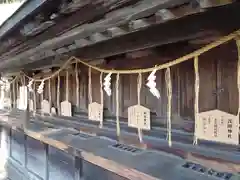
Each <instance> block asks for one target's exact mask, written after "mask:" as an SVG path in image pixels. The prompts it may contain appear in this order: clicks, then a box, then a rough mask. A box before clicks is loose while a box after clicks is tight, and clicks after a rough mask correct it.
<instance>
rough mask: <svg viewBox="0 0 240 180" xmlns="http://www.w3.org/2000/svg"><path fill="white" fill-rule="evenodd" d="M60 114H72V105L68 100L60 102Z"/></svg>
mask: <svg viewBox="0 0 240 180" xmlns="http://www.w3.org/2000/svg"><path fill="white" fill-rule="evenodd" d="M61 115H62V116H72V105H71V103H70V102H69V101H63V102H61Z"/></svg>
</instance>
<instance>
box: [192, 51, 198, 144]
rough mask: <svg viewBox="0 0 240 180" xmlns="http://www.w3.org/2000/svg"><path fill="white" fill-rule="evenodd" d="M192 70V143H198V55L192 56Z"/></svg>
mask: <svg viewBox="0 0 240 180" xmlns="http://www.w3.org/2000/svg"><path fill="white" fill-rule="evenodd" d="M194 71H195V104H194V116H195V130H194V131H195V133H194V142H193V144H195V145H197V144H198V137H197V133H198V124H199V123H198V121H199V118H198V114H199V107H198V106H199V68H198V56H196V57H195V58H194Z"/></svg>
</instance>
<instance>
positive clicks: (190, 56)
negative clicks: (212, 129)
mask: <svg viewBox="0 0 240 180" xmlns="http://www.w3.org/2000/svg"><path fill="white" fill-rule="evenodd" d="M239 34H240V30H238V31H235V32H233V33H232V34H230V35H228V36H225V37H223V38H221V39H219V40H217V41H215V42H213V43H210V44H209V45H207V46H205V47H203V48H201V49H199V50H197V51H194V52H192V53H190V54H187V55H185V56H183V57H180V58H177V59H175V60H173V61H171V62H168V63H165V64H162V65H157V66H154V67H151V68H145V69H133V70H114V69H111V70H109V69H102V68H99V67H96V66H93V65H91V64H89V63H87V62H85V61H84V60H80V59H78V58H76V57H71V58H70V59H68V60H67V61H66V63H64V64H63V66H62V67H61V68H59V69H58V70H57V71H55V72H53V73H52V74H51V75H50V76H48V77H45V78H42V79H37V78H33V77H29V76H28V75H27V74H25V73H24V72H21V73H22V75H23V76H25V77H27V78H29V79H31V80H33V81H34V82H42V81H45V80H49V79H51V78H53V77H55V76H58V79H59V82H58V83H59V84H58V96H59V94H60V91H59V89H60V78H59V73H60V72H61V71H62V70H64V69H65V68H66V67H67V66H68V65H69V64H71V63H73V61H74V62H75V63H76V62H79V63H81V64H83V65H85V66H87V67H88V68H89V84H88V85H89V91H88V94H89V102H90V103H92V84H91V83H92V82H91V69H94V70H96V71H99V72H101V73H112V74H117V79H116V104H117V105H116V116H117V134H118V135H120V124H119V88H118V87H119V75H120V74H142V73H149V72H151V71H153V70H162V69H166V73H165V75H166V76H165V78H166V84H167V92H168V94H167V95H168V113H167V114H168V123H167V125H168V141H169V145H170V146H171V145H172V140H171V100H172V82H171V71H170V67H172V66H174V65H177V64H180V63H182V62H185V61H188V60H191V59H194V68H195V95H196V96H195V107H194V109H195V119H196V125H195V126H196V127H195V128H196V129H197V121H198V118H197V116H198V101H199V97H198V96H199V95H198V94H199V74H198V61H199V60H198V56H200V55H201V54H203V53H205V52H207V51H209V50H211V49H213V48H215V47H217V46H219V45H221V44H223V43H226V42H228V41H230V40H233V39H236V38H237V36H239ZM236 44H237V46H238V53H239V51H240V42H239V38H238V39H237V40H236ZM238 56H239V58H238V81H237V83H238V92H239V93H240V55H238ZM10 83H12V82H10ZM17 89H18V87H17ZM59 100H60V97H59V98H58V101H59ZM239 104H240V97H239ZM58 108H59V109H60V106H58ZM239 114H240V106H239V109H238V117H239ZM195 136H196V132H195ZM195 143H197V138H196V137H195Z"/></svg>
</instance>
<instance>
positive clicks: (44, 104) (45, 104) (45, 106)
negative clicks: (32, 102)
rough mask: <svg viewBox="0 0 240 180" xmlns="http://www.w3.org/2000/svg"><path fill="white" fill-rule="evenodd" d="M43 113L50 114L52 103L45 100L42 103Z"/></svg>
mask: <svg viewBox="0 0 240 180" xmlns="http://www.w3.org/2000/svg"><path fill="white" fill-rule="evenodd" d="M41 111H42V113H44V114H50V103H49V102H48V101H47V100H43V101H42V103H41Z"/></svg>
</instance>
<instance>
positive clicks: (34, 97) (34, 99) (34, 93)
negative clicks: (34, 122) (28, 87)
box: [33, 82, 37, 116]
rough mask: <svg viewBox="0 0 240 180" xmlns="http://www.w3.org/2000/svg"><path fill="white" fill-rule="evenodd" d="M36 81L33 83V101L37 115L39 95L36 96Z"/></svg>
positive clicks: (34, 112)
mask: <svg viewBox="0 0 240 180" xmlns="http://www.w3.org/2000/svg"><path fill="white" fill-rule="evenodd" d="M35 89H36V82H34V83H33V102H34V106H33V115H34V116H35V115H36V112H37V97H36V92H35Z"/></svg>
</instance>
